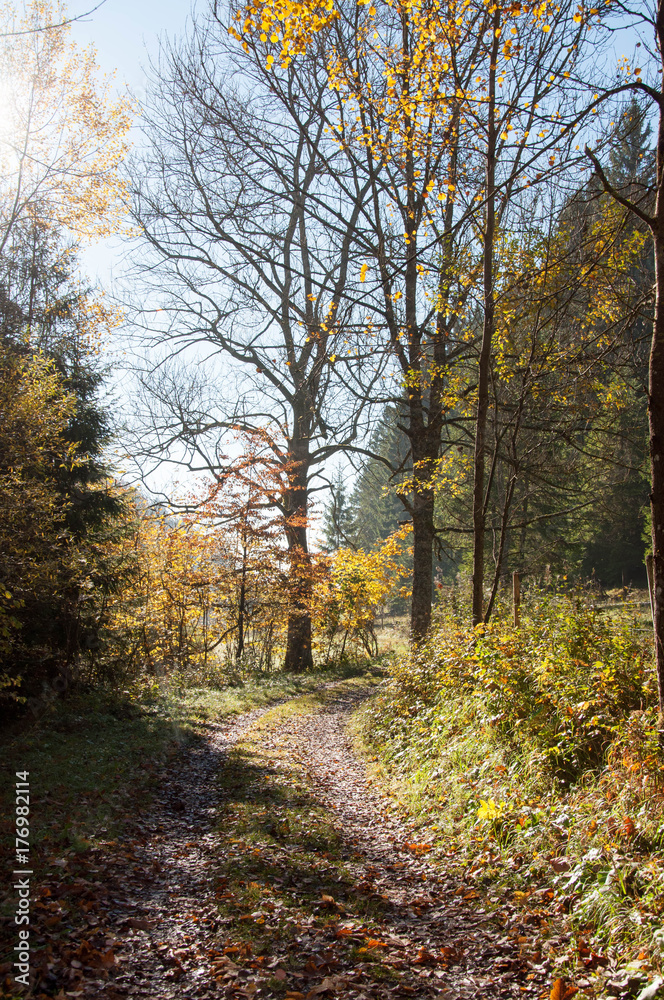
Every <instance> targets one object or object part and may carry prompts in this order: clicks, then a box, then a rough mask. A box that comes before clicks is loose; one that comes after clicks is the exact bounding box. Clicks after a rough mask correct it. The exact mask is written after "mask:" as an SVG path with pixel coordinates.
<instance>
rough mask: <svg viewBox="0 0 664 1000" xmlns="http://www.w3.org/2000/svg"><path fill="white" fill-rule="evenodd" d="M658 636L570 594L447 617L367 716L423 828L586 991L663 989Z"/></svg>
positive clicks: (365, 734) (373, 746) (372, 746)
mask: <svg viewBox="0 0 664 1000" xmlns="http://www.w3.org/2000/svg"><path fill="white" fill-rule="evenodd" d="M647 641H648V638H644V636H643V633H642V632H640V631H639V622H638V621H636V620H635V616H634V615H633V614H632V613H630V612H629V611H626V612H625V613H624V614H620V613H615V614H613V615H612V616H611V617H609V616H607V615H603V616H601V615H598V614H596V613H595V612H594V611H593V609H592V608H590V607H588V606H587V605H585V604H584V603H583V602H582V601H580V600H576V599H572V598H569V599H568V598H559V599H557V600H556V601H555V602H549V603H548V604H544V603H540V604H538V605H536V606H534V607H533V608H531V609H530V613H529V614H528V615H525V616H524V621H523V625H522V626H521V627H520V628H519V629H514V628H513V627H512V626H511V625H510V624H509V623H508V621H507V620H502V621H497V622H496V623H495V624H494V625H493V626H491V627H479V628H478V629H476V630H474V631H473V630H470V629H467V628H464V627H463V626H462V625H461V624H460V623H459V621H458V620H455V618H454V617H453V616H452V615H446V616H444V618H443V620H442V621H441V623H440V624H439V625H438V627H437V630H436V631H435V633H434V635H433V637H432V639H431V641H430V643H429V645H428V647H427V648H426V649H424V650H422V651H421V653H420V654H419V655H418V656H417V657H416V658H414V659H406V658H402V659H401V660H400V661H397V663H396V665H395V668H394V674H393V677H392V681H391V686H390V688H389V690H388V691H387V692H385V693H384V694H382V695H381V696H380V697H379V698H378V699H376V700H374V702H373V703H372V704H371V705H368V706H366V707H365V708H364V709H363V711H362V713H361V716H360V718H359V720H358V723H357V726H358V731H359V733H360V734H361V736H362V738H363V740H364V742H365V745H366V746H367V748H368V751H369V752H370V753H372V754H373V755H374V757H375V758H376V761H375V766H376V769H377V772H378V773H379V775H380V776H381V778H382V780H383V782H384V783H385V784H386V785H387V786H388V787H389V788H390V790H391V791H392V793H393V795H394V796H395V797H396V799H397V800H399V801H400V802H401V803H402V804H403V805H404V806H405V807H406V808H407V809H408V810H409V812H410V813H411V815H413V816H414V817H416V818H417V820H418V822H419V823H420V824H421V826H422V828H423V831H425V830H426V832H423V834H422V836H423V837H425V838H426V839H430V840H432V841H435V842H437V843H438V845H439V849H440V851H441V853H444V854H445V855H446V864H447V865H448V866H451V867H454V866H456V867H458V868H460V869H461V870H462V871H463V875H464V879H465V881H466V882H467V883H468V885H469V888H471V889H474V890H477V891H478V892H480V893H481V894H483V895H484V896H485V899H486V902H487V905H488V906H489V908H493V909H494V910H498V909H500V907H502V906H504V904H505V901H506V900H508V901H509V904H510V907H514V906H516V907H517V908H518V909H519V910H520V913H521V916H520V920H521V925H520V926H521V927H522V931H521V933H522V935H523V937H522V938H519V940H523V941H524V942H526V941H527V940H528V937H527V930H526V928H527V927H528V926H530V927H531V929H532V927H533V926H536V927H538V928H540V931H539V932H538V935H537V941H536V942H535V944H533V946H532V955H531V958H532V960H533V962H535V963H537V962H538V961H542V960H543V958H544V957H545V958H546V959H547V960H548V961H549V962H550V963H551V965H552V968H553V970H554V976H559V977H560V978H561V979H563V980H566V981H567V982H568V983H569V984H571V986H572V987H574V988H575V989H577V990H578V991H580V994H585V995H587V996H589V997H590V996H592V997H599V996H602V997H603V996H614V997H624V998H628V997H637V996H639V994H640V993H641V991H643V990H644V989H645V988H647V987H649V986H650V987H653V988H655V989H654V991H653V992H652V993H649V994H648V996H649V997H650V996H655V995H657V996H659V995H660V993H659V992H657V990H656V987H657V984H658V983H659V982H660V977H661V975H662V957H663V949H664V929H663V928H662V924H663V922H664V758H663V756H662V752H661V749H660V748H659V746H658V742H657V728H656V715H655V710H654V705H653V702H654V690H653V681H652V666H651V663H650V659H649V650H648V647H647ZM515 926H516V925H515ZM663 993H664V991H663Z"/></svg>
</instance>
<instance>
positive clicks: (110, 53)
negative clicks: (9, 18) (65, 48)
mask: <svg viewBox="0 0 664 1000" xmlns="http://www.w3.org/2000/svg"><path fill="white" fill-rule="evenodd" d="M96 2H98V0H70V4H69V13H70V14H71V15H74V16H75V15H77V14H80V13H84V12H85V11H87V10H89V9H90V8H91V7H94V6H95V3H96ZM191 8H192V4H191V3H190V2H189V0H105V3H104V4H103V5H102V6H101V7H100V8H99V10H97V11H96V12H95V13H94V14H91V15H90V16H89V17H87V18H85V19H84V20H81V21H78V22H77V23H76V24H74V25H73V28H72V37H73V39H74V40H75V41H76V42H77V43H78V44H79V45H87V44H89V43H92V44H93V45H94V46H95V48H96V49H97V54H98V60H99V65H100V68H101V69H102V71H103V72H104V73H112V72H113V71H114V70H116V71H117V80H118V83H119V84H122V83H123V82H124V83H126V84H127V85H128V86H129V87H130V89H131V90H132V91H134V92H135V93H136V94H137V96H140V93H141V90H142V87H143V81H144V77H145V74H144V72H143V67H144V66H145V65H146V63H147V62H148V56H149V54H154V53H155V52H156V51H157V49H158V41H159V35H160V34H162V33H164V32H166V33H167V34H169V35H171V36H173V35H180V34H181V33H182V31H183V28H184V26H185V24H186V22H187V18H188V17H189V15H190V12H191Z"/></svg>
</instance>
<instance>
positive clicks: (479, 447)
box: [473, 8, 500, 625]
mask: <svg viewBox="0 0 664 1000" xmlns="http://www.w3.org/2000/svg"><path fill="white" fill-rule="evenodd" d="M499 28H500V10H499V9H498V8H496V11H495V13H494V18H493V33H494V41H493V45H492V49H491V65H490V68H489V95H488V97H489V99H488V104H487V149H486V209H485V211H486V217H485V226H484V251H483V258H484V259H483V286H484V324H483V328H482V346H481V349H480V360H479V371H478V385H477V417H476V420H475V461H474V482H473V625H479V623H480V622H481V621H483V619H484V533H485V524H486V504H485V497H484V465H485V454H486V425H487V414H488V411H489V374H490V368H491V343H492V340H493V331H494V293H493V244H494V238H495V228H496V124H495V114H494V108H495V104H496V62H497V58H498V47H499V39H498V34H499Z"/></svg>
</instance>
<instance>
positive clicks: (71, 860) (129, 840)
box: [0, 674, 576, 1000]
mask: <svg viewBox="0 0 664 1000" xmlns="http://www.w3.org/2000/svg"><path fill="white" fill-rule="evenodd" d="M377 683H379V676H378V675H377V674H374V675H373V676H371V675H367V676H364V677H356V678H350V679H346V680H343V681H336V682H328V683H326V684H324V685H322V686H321V687H320V688H319V689H318V690H317V691H314V692H311V693H308V694H304V695H301V696H299V697H296V698H291V699H289V700H288V701H285V702H282V703H281V704H278V705H277V706H275V707H272V708H269V707H268V708H265V707H263V708H258V709H254V710H252V711H249V712H246V713H244V714H242V715H239V716H238V717H236V718H232V719H231V718H222V719H221V720H220V721H209V720H207V721H205V720H203V721H199V722H198V724H197V725H196V726H195V729H194V730H193V731H192V732H191V733H190V735H189V737H188V738H187V739H186V740H184V741H183V742H181V743H179V744H178V745H177V746H175V747H174V748H173V749H172V751H171V752H170V753H169V754H168V755H167V757H166V758H163V757H159V756H155V759H154V760H153V761H151V760H150V758H149V756H147V755H144V760H143V771H144V773H146V774H149V775H150V782H149V784H150V788H151V791H150V792H149V793H148V791H147V790H146V788H145V786H142V785H141V786H137V789H136V791H135V793H134V794H133V797H132V796H130V797H129V798H128V799H125V800H123V809H124V811H125V812H126V813H127V814H128V815H126V816H125V818H124V820H123V823H122V825H121V828H120V827H119V828H118V830H119V832H118V833H117V834H116V835H114V836H112V837H111V836H110V835H109V834H108V833H107V834H106V836H104V832H105V831H101V832H99V831H98V832H97V833H96V835H94V836H91V837H90V838H88V839H87V840H85V842H82V843H80V844H79V845H78V846H76V849H74V848H71V847H70V848H69V849H67V850H61V851H55V852H53V850H49V849H47V847H44V849H43V852H42V854H43V856H42V858H41V864H40V866H39V868H40V870H39V872H38V876H39V877H38V885H37V884H36V883H35V885H34V888H33V901H32V913H31V933H32V934H33V940H32V946H33V952H32V957H31V961H32V968H33V972H34V977H35V979H34V986H33V993H32V995H33V996H36V997H54V996H55V997H58V998H59V1000H64V998H65V997H83V998H87V997H99V998H100V1000H120V998H125V997H145V998H150V1000H157V998H159V1000H171V998H173V1000H175V998H180V997H182V998H184V997H191V998H194V997H197V998H201V1000H203V998H208V997H209V998H211V997H228V998H230V997H234V998H245V997H246V998H253V997H256V998H257V1000H258V998H260V997H274V998H284V1000H302V998H308V1000H311V998H314V997H318V996H321V997H323V998H326V997H330V998H332V997H338V998H346V997H348V998H351V997H352V998H356V1000H368V998H380V997H421V998H424V997H427V998H428V997H435V996H441V997H447V998H450V1000H455V998H475V997H487V998H490V997H515V996H526V997H527V996H537V997H542V996H546V997H548V996H549V995H550V994H551V995H552V996H559V997H560V998H563V997H565V996H571V995H572V993H573V992H576V991H575V990H574V989H572V990H570V989H567V990H566V989H565V984H564V983H563V981H562V980H558V981H555V977H553V976H552V972H551V965H550V964H549V963H548V962H547V961H542V960H541V954H540V953H539V951H538V950H537V948H536V947H535V946H533V947H531V945H532V943H533V935H535V936H537V933H538V932H537V926H532V922H531V926H526V925H525V924H523V925H522V924H521V923H520V921H522V920H523V919H524V918H523V916H522V915H520V912H519V910H518V907H516V908H515V907H511V906H510V905H509V904H508V903H504V905H502V906H501V907H499V908H497V907H495V906H491V905H489V904H488V902H487V899H486V898H485V897H484V896H483V895H482V893H481V892H478V891H477V890H475V889H474V888H472V886H469V884H468V882H467V881H465V880H464V877H463V870H462V869H460V868H459V867H458V866H455V863H454V859H453V858H452V857H450V858H447V859H446V858H445V856H444V854H443V853H441V852H440V850H438V851H432V850H431V844H429V843H428V842H426V841H423V840H422V836H421V831H420V832H414V827H415V824H414V823H413V822H412V821H410V820H409V819H408V817H407V816H406V815H404V813H403V811H402V810H401V809H400V808H399V806H398V805H397V803H396V802H395V801H394V800H392V799H391V798H389V797H388V796H387V795H386V794H385V793H384V792H383V791H381V789H380V787H377V786H376V784H375V783H374V780H373V777H372V774H374V772H372V771H371V763H370V762H369V764H367V761H366V760H365V759H364V758H363V757H362V755H361V754H360V753H358V751H357V749H356V747H355V745H354V741H353V737H352V732H350V731H349V729H348V721H349V717H350V716H351V714H352V712H353V710H354V709H355V708H356V707H357V706H358V705H359V704H360V703H361V702H362V701H363V700H364V699H365V698H366V697H367V696H369V695H370V694H371V693H372V692H373V691H374V690H375V685H376V684H377ZM367 767H369V770H368V769H367ZM521 895H523V894H521ZM7 912H8V911H7V907H5V909H4V913H5V914H7ZM3 919H4V925H3V927H2V932H3V951H4V946H5V944H7V945H8V944H9V941H8V933H9V936H11V932H12V930H13V931H14V932H15V928H13V927H12V926H10V925H13V921H12V920H11V918H10V916H9V915H5V916H4V918H3ZM540 922H541V920H540ZM534 923H535V925H537V923H538V921H537V919H535V921H534ZM5 938H6V939H7V940H6V941H5V940H4V939H5ZM524 943H526V947H524ZM8 950H9V949H8ZM533 952H535V955H534V957H533ZM0 973H1V974H2V977H3V980H4V983H5V987H4V990H5V992H4V996H18V995H24V991H21V993H20V994H19V993H17V992H16V987H15V986H13V977H12V976H11V966H10V963H9V962H7V963H5V965H4V966H2V968H1V969H0ZM552 987H553V992H551V991H552ZM556 991H557V992H556Z"/></svg>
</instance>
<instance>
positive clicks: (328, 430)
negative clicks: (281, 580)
mask: <svg viewBox="0 0 664 1000" xmlns="http://www.w3.org/2000/svg"><path fill="white" fill-rule="evenodd" d="M232 44H233V43H231V42H230V41H229V40H228V36H227V32H226V31H225V29H223V28H220V26H219V25H218V24H217V22H216V21H215V20H214V18H211V19H210V20H208V21H202V22H199V23H198V24H197V25H196V26H195V28H194V30H193V33H192V35H191V37H190V38H189V39H188V40H187V41H186V42H183V43H181V44H180V45H179V46H177V47H172V48H165V49H164V50H163V52H162V55H161V60H160V63H159V66H158V68H157V71H156V77H155V80H154V86H153V91H152V97H151V99H150V102H149V107H148V108H147V109H146V111H145V118H144V121H145V135H146V148H145V151H144V152H143V153H142V154H141V157H140V159H137V161H136V163H135V166H134V171H133V182H132V185H133V193H134V216H135V221H136V223H137V226H138V227H139V229H140V232H141V242H140V245H139V248H137V254H140V261H141V263H140V265H139V267H138V268H137V273H136V275H135V282H136V283H137V287H139V288H140V289H141V296H142V298H143V302H145V301H147V302H148V303H149V307H148V309H142V310H140V311H137V312H136V313H135V316H134V321H135V324H136V325H137V326H138V327H142V328H143V332H144V334H145V337H146V343H147V344H148V345H149V346H150V352H151V353H150V356H149V358H148V362H147V364H146V366H145V369H144V371H143V373H142V384H143V386H144V390H145V394H144V399H145V403H146V417H145V419H146V424H144V425H142V429H141V432H140V433H141V438H142V442H143V453H144V455H145V457H146V459H147V460H150V459H154V460H155V461H157V460H162V459H163V458H165V457H170V459H171V460H173V461H176V462H178V463H180V464H182V465H184V466H185V467H187V468H188V469H189V470H190V471H194V472H206V473H210V474H212V475H213V476H214V477H217V478H218V477H220V476H223V474H224V469H225V468H226V467H227V466H228V465H229V462H232V446H229V443H228V438H229V433H234V431H235V429H240V430H242V431H246V432H249V433H255V432H259V433H263V434H265V435H266V439H269V440H270V442H271V445H270V447H271V449H272V452H273V457H274V460H275V461H276V462H278V463H279V465H280V467H281V474H282V475H283V477H284V479H285V482H286V489H285V491H284V493H283V495H282V503H283V508H284V518H283V525H284V532H285V540H286V544H287V548H288V552H289V557H290V560H291V584H292V590H291V596H292V602H291V613H290V617H289V624H288V642H287V648H286V655H285V666H286V667H287V668H288V669H291V670H304V669H307V668H309V667H311V665H312V662H313V661H312V652H311V620H310V616H309V614H308V611H307V607H308V602H309V598H310V584H309V583H308V579H309V574H308V566H309V563H310V555H309V542H308V537H307V528H308V522H309V515H310V497H311V491H312V489H314V488H315V487H316V477H317V475H318V472H319V470H320V469H321V468H322V466H323V464H324V463H325V462H326V461H327V460H328V459H329V458H330V457H331V456H332V455H334V454H335V452H337V451H338V450H339V449H340V448H342V447H344V446H347V445H351V444H352V443H353V442H354V441H355V440H356V439H357V437H358V434H359V433H360V429H361V426H362V421H363V419H364V413H365V411H366V408H367V406H368V405H369V403H370V402H371V401H372V385H374V384H375V382H376V380H377V379H378V378H379V376H380V371H381V364H380V362H379V364H378V366H377V368H378V370H377V371H375V372H372V373H371V374H370V375H369V377H368V379H367V369H366V364H365V362H366V360H367V357H368V356H369V354H370V353H371V352H372V346H373V345H372V338H371V336H370V333H369V332H368V331H367V324H366V316H365V313H364V310H363V309H362V303H361V294H360V289H361V280H360V277H361V267H362V258H361V257H360V255H359V251H358V248H357V245H356V233H357V231H358V228H360V227H361V225H362V217H363V211H364V206H365V204H366V201H367V198H368V195H369V185H370V178H367V177H364V176H363V177H359V176H358V175H357V173H356V172H353V170H352V168H351V167H350V166H349V165H348V162H347V160H346V159H345V158H344V157H343V155H342V153H341V151H339V150H338V148H336V147H335V145H334V144H333V143H330V142H328V141H327V139H326V136H325V131H324V130H325V120H326V114H325V112H324V106H325V103H326V102H327V101H328V100H330V99H334V95H331V93H330V91H329V88H328V77H327V68H326V65H325V60H324V59H321V58H318V57H317V56H316V54H315V53H314V54H312V56H311V58H310V59H309V60H308V62H307V63H306V66H305V67H302V70H301V72H300V75H299V76H298V77H296V76H295V75H294V74H293V73H292V72H291V71H289V70H288V69H285V70H284V71H283V72H280V73H279V74H278V75H277V76H273V74H271V73H270V71H269V70H268V69H266V67H265V64H264V60H263V58H262V57H261V58H260V59H259V58H257V55H256V53H254V52H252V51H251V50H248V51H247V52H246V53H244V54H243V53H242V52H241V51H240V53H239V55H237V50H236V49H235V47H234V46H233V51H234V52H235V61H236V68H235V69H232V68H231V64H229V62H228V46H229V45H232ZM153 307H154V308H153ZM178 358H180V359H185V364H181V363H180V364H178V362H177V359H178ZM155 359H157V360H156V362H155ZM196 373H200V374H196ZM231 387H232V391H231V392H229V388H231ZM229 448H230V451H229ZM229 455H230V457H229ZM318 485H320V482H319V483H318Z"/></svg>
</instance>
